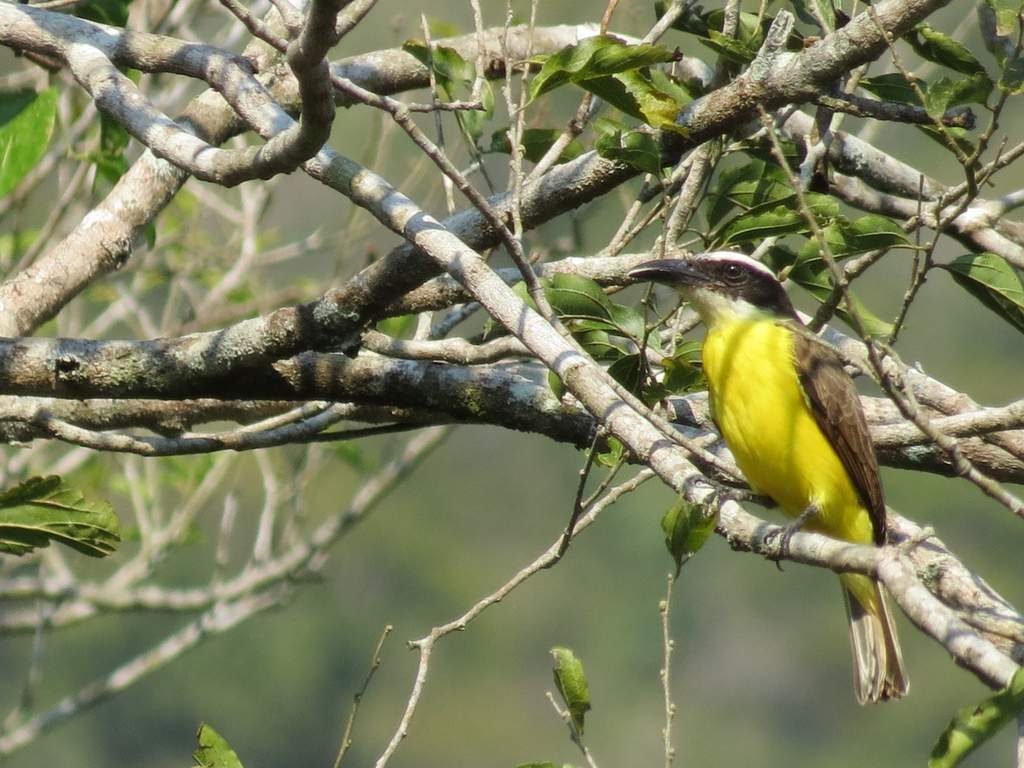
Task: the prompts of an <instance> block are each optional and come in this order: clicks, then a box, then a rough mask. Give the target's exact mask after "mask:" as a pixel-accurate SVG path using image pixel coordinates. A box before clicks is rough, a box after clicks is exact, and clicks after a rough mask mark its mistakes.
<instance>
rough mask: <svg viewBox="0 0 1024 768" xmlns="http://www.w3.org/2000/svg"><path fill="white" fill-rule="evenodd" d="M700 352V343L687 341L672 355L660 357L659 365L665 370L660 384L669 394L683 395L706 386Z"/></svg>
mask: <svg viewBox="0 0 1024 768" xmlns="http://www.w3.org/2000/svg"><path fill="white" fill-rule="evenodd" d="M700 354H701V343H700V342H699V341H687V342H685V343H683V344H680V345H679V347H678V348H677V349H676V353H675V354H674V355H673V356H672V357H666V358H663V359H662V361H661V366H662V368H663V369H664V371H665V377H664V379H663V380H662V385H663V386H664V387H665V389H666V390H667V391H668V392H669V393H670V394H673V395H683V394H686V393H688V392H697V391H699V390H702V389H706V388H707V387H706V382H705V380H704V371H703V369H702V367H701V364H700V362H701V360H700Z"/></svg>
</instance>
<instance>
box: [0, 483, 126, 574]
mask: <svg viewBox="0 0 1024 768" xmlns="http://www.w3.org/2000/svg"><path fill="white" fill-rule="evenodd" d="M51 540H53V541H57V542H59V543H61V544H64V545H66V546H69V547H71V548H72V549H75V550H78V551H79V552H82V553H83V554H86V555H89V556H91V557H105V556H106V555H109V554H110V553H111V552H113V551H114V549H115V548H116V546H117V543H118V542H119V541H120V540H121V539H120V536H119V531H118V522H117V517H116V516H115V515H114V511H113V509H112V508H111V506H110V505H109V504H108V503H107V502H105V501H91V500H88V499H86V498H85V497H84V496H82V494H81V493H80V492H79V491H77V490H75V489H74V488H71V487H69V486H68V485H66V484H65V483H64V481H63V480H62V479H61V478H60V477H57V476H56V475H51V476H49V477H32V478H29V479H28V480H26V481H25V482H23V483H21V484H20V485H16V486H14V487H13V488H9V489H7V490H6V491H4V492H3V493H0V552H7V553H9V554H14V555H23V554H26V553H28V552H31V551H32V550H33V549H36V548H37V547H45V546H47V545H48V544H49V543H50V541H51Z"/></svg>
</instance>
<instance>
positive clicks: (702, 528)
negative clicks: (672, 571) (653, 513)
mask: <svg viewBox="0 0 1024 768" xmlns="http://www.w3.org/2000/svg"><path fill="white" fill-rule="evenodd" d="M717 524H718V515H717V514H711V515H708V514H705V512H704V508H703V507H701V506H700V505H698V504H691V503H690V502H688V501H687V500H686V499H684V498H683V497H682V496H680V497H679V498H678V499H676V503H675V504H673V505H672V506H671V507H669V509H668V511H667V512H666V513H665V514H664V516H663V517H662V518H661V530H663V531H664V532H665V546H666V547H667V548H668V553H669V554H670V555H672V559H673V560H674V561H675V564H676V576H679V571H680V570H682V568H683V565H684V564H685V563H686V561H687V560H689V559H690V558H691V557H693V556H694V555H695V554H697V552H698V551H699V550H700V548H701V547H703V546H704V544H705V543H706V542H707V540H708V538H709V537H710V536H711V534H712V533H714V532H715V525H717Z"/></svg>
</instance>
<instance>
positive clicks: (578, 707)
mask: <svg viewBox="0 0 1024 768" xmlns="http://www.w3.org/2000/svg"><path fill="white" fill-rule="evenodd" d="M551 655H552V657H553V658H554V660H555V665H554V669H553V672H554V675H555V687H557V688H558V692H559V693H560V694H561V696H562V701H564V702H565V706H566V707H567V708H568V709H569V716H570V717H571V718H572V725H573V729H574V730H575V732H576V733H578V734H582V733H583V718H584V717H585V716H586V714H587V710H589V709H590V686H588V685H587V677H586V675H585V674H584V673H583V662H581V661H580V660H579V659H578V658H576V654H574V653H573V652H572V651H571V650H569V649H568V648H557V647H556V648H552V649H551Z"/></svg>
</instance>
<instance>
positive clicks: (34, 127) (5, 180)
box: [0, 88, 57, 197]
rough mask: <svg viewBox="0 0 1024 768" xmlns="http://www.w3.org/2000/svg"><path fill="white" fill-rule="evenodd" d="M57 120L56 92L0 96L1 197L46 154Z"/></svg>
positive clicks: (15, 93)
mask: <svg viewBox="0 0 1024 768" xmlns="http://www.w3.org/2000/svg"><path fill="white" fill-rule="evenodd" d="M56 117H57V89H56V88H47V89H46V90H45V91H42V92H41V93H35V92H34V91H2V92H0V197H3V196H4V195H6V194H7V193H8V192H10V191H11V190H12V189H14V186H15V185H16V184H17V183H18V182H19V181H21V180H22V179H23V178H24V177H25V174H26V173H28V172H29V171H30V170H32V168H33V167H35V164H36V163H38V162H39V159H40V158H41V157H42V156H43V155H44V154H45V153H46V147H47V146H48V145H49V143H50V136H51V135H52V134H53V124H54V121H55V119H56Z"/></svg>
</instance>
